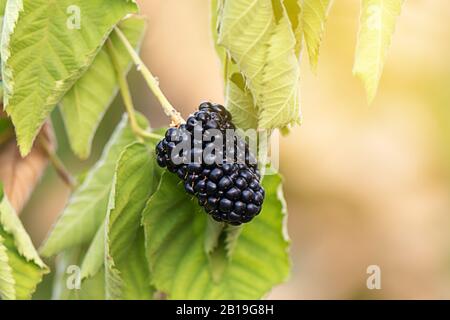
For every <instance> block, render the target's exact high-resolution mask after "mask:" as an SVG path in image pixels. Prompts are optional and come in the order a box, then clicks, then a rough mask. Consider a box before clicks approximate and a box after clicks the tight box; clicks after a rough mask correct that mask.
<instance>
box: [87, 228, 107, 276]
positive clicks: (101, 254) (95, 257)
mask: <svg viewBox="0 0 450 320" xmlns="http://www.w3.org/2000/svg"><path fill="white" fill-rule="evenodd" d="M105 232H106V231H105V224H102V226H101V227H100V228H99V229H98V231H97V234H96V235H95V238H94V240H93V241H92V242H91V245H90V246H89V249H88V250H87V252H86V256H85V257H84V259H83V263H82V264H81V280H84V279H87V278H92V277H93V276H95V275H96V274H97V272H99V271H100V270H101V268H102V267H103V264H104V258H105Z"/></svg>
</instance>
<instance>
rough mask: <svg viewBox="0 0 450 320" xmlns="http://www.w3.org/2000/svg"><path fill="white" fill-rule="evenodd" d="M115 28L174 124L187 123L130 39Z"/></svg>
mask: <svg viewBox="0 0 450 320" xmlns="http://www.w3.org/2000/svg"><path fill="white" fill-rule="evenodd" d="M114 30H115V31H116V33H117V35H118V36H119V39H120V40H121V41H122V43H123V44H124V46H125V48H126V49H127V51H128V54H129V55H130V57H131V59H132V60H133V62H134V64H135V65H136V67H137V70H138V71H139V72H140V73H141V74H142V76H143V77H144V79H145V81H146V82H147V85H148V87H149V88H150V90H151V91H152V92H153V94H154V95H155V97H156V98H157V99H158V101H159V103H160V104H161V106H162V108H163V110H164V113H165V114H166V115H167V116H168V117H170V119H171V120H172V125H173V126H176V127H177V126H179V125H180V124H182V123H185V120H184V119H183V117H182V116H181V114H180V113H179V112H178V111H177V110H176V109H175V108H174V107H173V106H172V105H171V104H170V102H169V100H167V98H166V96H165V95H164V93H163V92H162V91H161V88H160V87H159V82H158V80H156V78H155V77H154V76H153V74H152V73H151V72H150V70H149V69H148V68H147V66H146V65H145V64H144V62H143V61H142V59H141V58H140V57H139V55H138V54H137V53H136V51H135V50H134V48H133V46H132V45H131V44H130V42H129V41H128V39H127V37H126V36H125V35H124V34H123V32H122V31H121V30H120V29H119V28H115V29H114Z"/></svg>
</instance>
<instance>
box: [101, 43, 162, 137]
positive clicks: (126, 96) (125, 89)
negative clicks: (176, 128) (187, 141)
mask: <svg viewBox="0 0 450 320" xmlns="http://www.w3.org/2000/svg"><path fill="white" fill-rule="evenodd" d="M106 45H107V48H108V53H109V56H110V57H111V60H112V63H113V65H114V70H115V73H116V77H117V82H118V83H119V88H120V93H121V95H122V99H123V104H124V105H125V110H126V111H127V113H128V116H129V119H130V125H131V129H132V130H133V132H134V133H135V134H136V135H137V136H138V137H139V138H148V139H158V140H161V139H162V138H163V137H162V136H160V135H158V134H155V133H152V132H148V131H146V130H144V129H142V128H141V127H140V126H139V123H138V121H137V118H136V111H135V108H134V104H133V98H132V97H131V93H130V87H129V86H128V82H127V80H126V78H125V74H124V73H123V72H122V70H120V67H119V60H118V57H117V52H116V49H115V48H114V45H113V43H112V42H111V40H110V39H108V40H107V42H106Z"/></svg>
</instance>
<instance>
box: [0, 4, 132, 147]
mask: <svg viewBox="0 0 450 320" xmlns="http://www.w3.org/2000/svg"><path fill="white" fill-rule="evenodd" d="M74 6H76V7H74ZM70 8H79V12H80V28H77V27H76V25H75V24H72V25H70V26H71V27H69V24H70V23H71V21H72V20H73V16H74V14H73V13H71V12H70V11H69V9H70ZM135 12H137V5H136V4H135V3H134V2H132V1H125V0H58V1H48V0H9V1H8V2H7V6H6V11H5V18H4V24H3V36H2V47H1V55H2V74H3V77H4V78H3V81H4V84H5V99H4V103H5V108H6V111H7V113H8V114H9V115H10V116H11V118H12V121H13V123H14V126H15V129H16V134H17V139H18V144H19V146H20V151H21V154H22V155H23V156H25V155H27V154H28V153H29V151H30V149H31V146H32V144H33V141H34V139H35V137H36V135H37V133H38V132H39V129H40V128H41V126H42V125H43V123H44V121H45V119H46V118H47V116H48V115H49V114H50V112H51V111H52V110H53V109H54V107H55V106H56V104H57V103H58V102H59V101H60V100H61V98H62V97H63V96H64V95H65V93H66V92H67V91H68V90H69V89H70V88H71V87H72V85H73V84H74V83H75V82H76V81H77V80H78V79H79V78H80V77H81V76H82V75H83V73H84V72H85V71H86V70H87V68H88V67H89V66H90V65H91V63H92V61H93V60H94V58H95V56H96V55H97V53H98V52H99V50H100V49H101V47H102V45H103V43H104V41H105V40H106V39H107V37H108V35H109V33H110V32H111V30H112V28H113V27H114V26H115V25H116V24H117V23H118V22H119V20H120V19H121V18H122V17H124V16H125V15H127V14H129V13H135Z"/></svg>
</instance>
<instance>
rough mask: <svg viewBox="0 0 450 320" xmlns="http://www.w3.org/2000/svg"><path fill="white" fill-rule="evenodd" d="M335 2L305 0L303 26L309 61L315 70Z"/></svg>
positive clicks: (330, 0)
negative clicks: (328, 19)
mask: <svg viewBox="0 0 450 320" xmlns="http://www.w3.org/2000/svg"><path fill="white" fill-rule="evenodd" d="M332 4H333V0H303V12H302V25H303V34H304V36H305V43H306V47H307V48H308V55H309V61H310V63H311V66H312V67H313V68H314V69H315V68H316V67H317V62H318V60H319V49H320V44H321V42H322V37H323V34H324V30H325V24H326V21H327V18H328V13H329V12H330V9H331V6H332Z"/></svg>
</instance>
